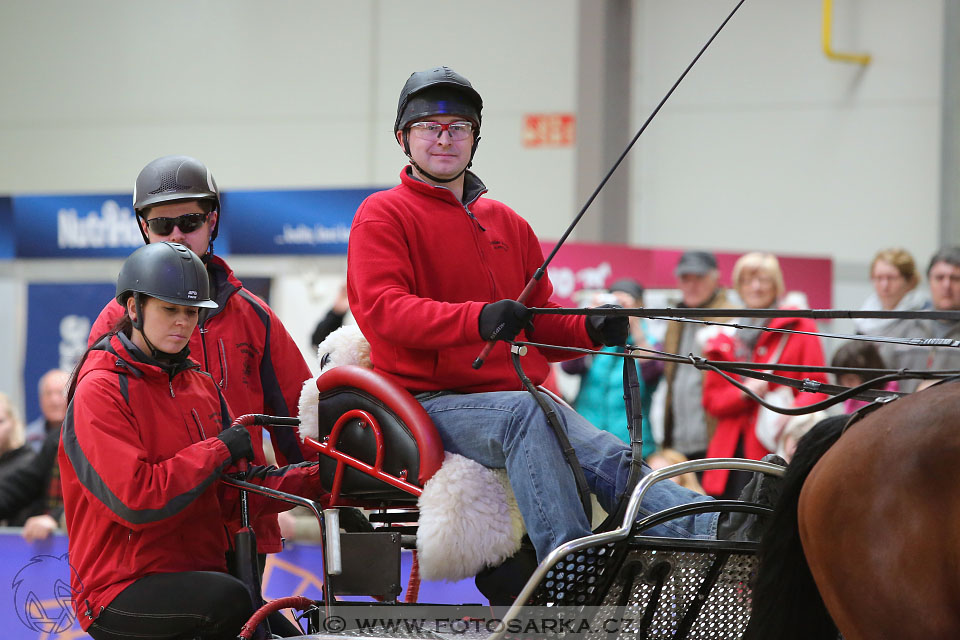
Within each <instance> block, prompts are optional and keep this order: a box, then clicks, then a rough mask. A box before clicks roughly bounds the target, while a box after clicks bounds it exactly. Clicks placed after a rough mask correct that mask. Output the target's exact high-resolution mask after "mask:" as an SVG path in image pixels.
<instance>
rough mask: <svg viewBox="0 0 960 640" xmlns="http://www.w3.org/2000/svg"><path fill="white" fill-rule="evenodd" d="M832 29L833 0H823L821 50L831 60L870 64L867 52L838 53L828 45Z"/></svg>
mask: <svg viewBox="0 0 960 640" xmlns="http://www.w3.org/2000/svg"><path fill="white" fill-rule="evenodd" d="M832 31H833V0H823V52H824V53H825V54H826V55H827V57H828V58H830V59H831V60H837V61H839V62H855V63H857V64H862V65H864V66H866V65H868V64H870V54H869V53H840V52H838V51H834V50H833V47H832V46H831V45H830V40H831V33H832Z"/></svg>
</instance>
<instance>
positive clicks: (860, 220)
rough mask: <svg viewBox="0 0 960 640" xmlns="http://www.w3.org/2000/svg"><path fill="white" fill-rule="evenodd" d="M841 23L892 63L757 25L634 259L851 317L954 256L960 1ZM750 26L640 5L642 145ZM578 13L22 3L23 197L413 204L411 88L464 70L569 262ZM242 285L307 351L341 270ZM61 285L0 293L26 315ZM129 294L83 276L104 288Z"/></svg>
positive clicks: (695, 106) (784, 20)
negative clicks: (151, 184) (813, 283)
mask: <svg viewBox="0 0 960 640" xmlns="http://www.w3.org/2000/svg"><path fill="white" fill-rule="evenodd" d="M583 1H585V2H598V1H601V0H583ZM834 4H835V17H834V44H835V46H836V48H838V49H848V50H854V51H860V50H863V51H868V52H869V53H871V54H872V55H873V56H874V61H873V63H872V64H871V65H870V66H869V67H867V68H860V67H859V66H857V65H849V64H842V63H837V62H831V61H828V60H827V59H826V58H825V57H824V55H823V54H822V52H821V50H820V28H821V23H820V20H821V4H820V3H819V2H798V1H797V0H762V1H760V0H748V2H746V3H745V4H744V6H743V7H742V9H741V10H740V12H739V14H738V15H737V16H736V17H735V18H734V19H733V21H731V23H730V24H729V25H728V28H727V29H726V30H725V32H724V33H722V34H721V35H720V37H719V38H718V39H717V41H716V42H715V43H714V46H713V47H712V48H711V49H710V50H709V51H708V52H707V53H706V55H705V56H704V58H703V59H702V60H701V61H700V63H699V64H698V66H697V67H696V68H695V69H694V70H693V72H692V73H691V74H690V76H689V77H688V78H687V79H686V81H685V82H684V84H683V85H682V86H681V87H680V89H679V90H678V91H677V93H676V94H675V95H674V96H673V98H672V99H671V101H670V102H668V103H667V105H666V106H665V107H664V109H663V111H662V112H661V113H660V115H659V116H657V119H656V120H655V121H654V123H653V124H652V125H651V127H650V129H649V130H648V131H647V132H646V133H645V134H644V137H643V138H641V140H640V142H639V144H638V146H637V148H636V149H635V150H634V152H633V154H632V156H631V160H632V162H631V183H632V186H631V202H632V204H631V208H630V212H629V215H630V216H631V219H632V225H631V228H632V231H631V234H630V237H629V238H625V241H629V242H630V243H633V244H640V245H644V246H671V247H674V246H676V247H680V246H696V247H712V248H715V249H721V250H746V249H755V248H765V249H770V250H774V251H783V252H790V253H794V254H812V255H821V256H831V257H833V258H834V260H835V261H836V263H837V265H838V269H837V274H838V280H837V282H836V283H835V284H836V286H835V291H836V298H835V304H836V305H837V306H858V305H859V303H860V301H861V300H862V298H863V297H864V296H865V294H866V292H867V291H868V284H867V282H866V280H865V269H866V264H867V262H868V261H869V259H870V257H871V256H872V254H873V253H874V252H875V250H876V249H878V248H880V247H885V246H888V245H891V244H900V245H903V246H905V247H906V248H908V249H909V250H911V251H912V252H914V254H915V255H916V256H917V258H918V260H919V261H920V262H921V263H924V262H925V260H926V257H927V256H928V255H930V253H931V252H932V251H933V250H934V249H935V248H936V246H937V245H938V243H939V239H938V238H937V230H938V210H937V206H938V198H939V183H938V180H939V175H940V167H939V157H940V131H939V126H940V125H939V123H940V114H939V109H940V99H941V98H940V94H941V86H940V85H941V76H942V69H943V64H942V60H941V56H942V52H941V47H942V31H943V24H942V20H943V13H944V7H943V0H915V1H912V2H903V1H902V0H871V1H870V2H865V1H864V0H837V1H836V2H835V3H834ZM733 5H734V1H733V0H730V1H729V2H719V1H717V0H670V1H669V2H667V1H664V0H636V3H635V5H634V11H633V14H634V34H633V47H634V66H633V78H634V81H633V86H632V87H624V89H623V91H624V97H625V99H627V97H628V96H631V98H630V99H631V100H632V105H633V107H632V110H633V114H634V120H635V125H634V126H639V124H640V123H641V122H642V121H643V119H645V118H646V116H647V114H648V113H649V111H650V110H651V109H652V108H653V106H654V105H655V104H656V102H657V101H658V100H659V99H660V97H661V96H662V95H663V94H664V92H665V91H666V90H667V89H668V88H669V86H670V84H671V83H672V82H673V80H674V79H675V78H676V76H677V75H678V74H679V73H680V72H681V70H682V69H683V68H684V66H685V65H686V64H687V63H688V62H689V60H690V59H691V58H692V56H693V55H694V53H695V52H696V51H697V50H698V49H699V47H700V46H701V45H702V43H703V42H704V41H705V40H706V38H707V37H708V36H709V35H710V33H712V31H713V29H714V28H715V27H716V25H718V24H719V22H720V21H721V19H722V18H723V17H724V15H725V14H726V12H727V11H729V9H731V8H732V7H733ZM578 11H579V3H578V1H577V0H550V1H545V0H485V1H484V2H473V1H470V2H468V1H465V0H450V1H448V2H444V3H436V2H426V1H424V0H406V1H404V2H388V1H386V0H351V1H350V2H342V1H336V2H334V1H330V0H322V1H321V0H286V1H280V2H269V3H268V2H261V1H259V0H257V1H255V0H206V1H204V2H194V1H187V0H165V1H164V2H162V3H155V2H154V3H149V2H145V1H139V0H137V1H130V0H84V1H83V2H75V1H73V0H43V1H40V2H26V1H7V2H2V3H0V83H2V86H3V99H2V100H0V193H32V192H41V193H56V192H109V191H121V192H122V191H129V190H130V188H131V185H132V182H133V179H134V178H135V176H136V173H137V172H138V170H139V169H140V167H142V166H143V165H144V164H145V163H146V162H148V161H149V160H151V159H153V158H155V157H157V156H160V155H163V154H168V153H187V154H191V155H195V156H197V157H199V158H201V159H203V160H204V161H205V162H206V163H208V165H209V166H211V167H212V168H213V171H214V173H215V175H216V176H217V179H218V181H219V182H220V184H221V186H222V187H224V188H227V189H229V188H258V187H259V188H282V187H307V188H310V187H340V186H358V185H379V184H383V185H389V184H394V183H395V182H396V181H397V174H398V173H399V170H400V167H401V166H402V164H403V157H402V155H401V153H400V151H399V149H398V148H397V145H396V144H395V143H394V142H393V139H392V136H391V126H392V123H393V119H394V116H395V110H396V100H397V94H398V93H399V90H400V87H401V86H402V85H403V82H404V81H405V80H406V78H407V76H408V75H409V73H410V72H411V71H414V70H418V69H422V68H426V67H429V66H433V65H437V64H447V65H450V66H452V67H454V68H455V69H458V70H459V71H461V72H463V73H464V74H466V75H467V76H468V77H470V78H471V80H472V81H473V82H474V84H475V86H476V87H477V88H478V89H479V90H480V91H481V92H482V94H483V96H484V99H485V103H486V107H485V109H484V126H483V141H482V142H481V145H480V151H479V154H478V156H477V162H476V166H475V169H476V171H477V172H478V173H479V174H480V175H481V176H482V177H483V179H484V181H485V182H486V183H487V185H488V186H489V187H490V196H491V197H493V198H497V199H501V200H503V201H505V202H507V203H509V204H510V205H511V206H513V207H514V208H516V209H517V210H518V211H520V212H521V213H522V214H523V215H524V216H525V217H527V218H528V219H529V220H530V221H531V223H532V225H533V226H534V228H535V229H536V230H537V232H538V233H539V234H540V235H541V237H543V238H556V237H559V235H560V234H561V233H562V231H563V230H564V229H565V228H566V226H567V224H568V223H569V220H570V219H571V218H572V216H573V215H574V214H575V213H576V211H577V210H579V208H580V206H581V205H582V203H581V202H578V201H576V198H575V194H574V188H575V180H574V175H573V172H574V170H575V168H574V167H575V153H576V149H575V148H572V147H571V148H563V149H552V150H551V149H528V148H524V147H523V146H522V145H521V123H522V116H523V115H524V114H527V113H537V112H574V111H575V109H576V99H577V87H576V67H577V59H578V55H579V53H580V52H578V50H577V28H578V25H577V19H578V18H577V16H578ZM633 133H634V132H633V131H625V132H624V140H623V142H624V145H625V144H626V142H627V141H628V140H629V139H630V137H631V136H632V135H633ZM578 144H580V145H591V144H597V142H596V141H594V140H589V139H582V138H581V139H579V140H578ZM227 224H228V222H227ZM232 262H234V266H235V267H237V268H238V270H240V271H241V272H246V273H250V274H257V275H260V274H262V275H273V276H277V281H276V282H275V291H276V292H277V295H278V299H277V301H276V302H277V305H276V306H277V311H278V313H279V314H280V315H281V317H282V318H283V319H284V320H285V322H287V323H288V324H289V325H292V326H293V327H294V328H295V330H296V331H298V332H299V331H300V329H302V328H305V327H309V328H311V329H312V325H311V323H312V322H314V321H315V320H316V319H317V317H319V316H318V314H319V313H322V310H323V309H322V307H323V305H324V304H325V302H324V301H323V300H322V299H321V298H322V296H320V297H317V296H314V298H310V295H313V294H309V295H308V293H306V292H307V291H308V290H309V289H310V286H311V285H309V283H306V280H305V278H308V277H309V276H311V274H316V276H317V277H318V278H320V277H325V278H330V279H331V280H330V282H331V283H332V282H333V280H335V279H336V278H337V277H339V276H340V275H342V272H343V269H344V263H343V260H340V259H318V260H317V261H311V260H310V259H297V260H288V261H271V260H257V259H237V260H232ZM287 267H290V268H291V272H283V271H282V269H284V268H287ZM45 269H46V270H50V269H54V267H49V266H44V265H43V264H42V263H41V262H38V261H34V262H28V263H26V264H19V265H18V266H17V267H16V268H10V269H6V268H5V269H2V270H0V274H6V273H8V272H9V273H11V274H12V276H11V277H12V278H13V284H10V283H3V285H4V286H5V287H7V286H12V287H13V290H14V291H16V290H17V284H16V283H21V284H22V283H23V282H24V281H25V280H26V279H29V278H32V277H34V275H35V274H37V273H42V272H44V270H45ZM115 269H116V266H115V263H114V262H113V261H102V262H98V263H96V264H92V265H86V267H85V270H84V271H83V277H84V278H86V279H90V278H89V275H90V274H89V272H90V271H93V272H95V273H96V274H98V275H99V276H101V277H102V279H104V280H110V279H112V278H113V277H114V275H115ZM56 271H57V273H59V274H63V273H64V271H65V270H63V269H56ZM66 271H68V272H69V273H67V275H66V276H65V277H73V275H72V274H73V273H75V272H77V270H74V269H69V270H66ZM77 277H80V276H77ZM7 313H10V312H7ZM12 322H13V320H10V321H9V322H8V321H7V319H6V318H0V327H6V326H9V325H10V324H11V323H12ZM301 325H302V327H301ZM292 332H293V331H292ZM296 335H297V337H298V339H302V340H304V342H305V341H306V336H301V335H299V333H297V334H296ZM17 375H19V372H17ZM0 385H2V386H0V388H8V387H7V384H6V381H5V379H3V378H2V377H0Z"/></svg>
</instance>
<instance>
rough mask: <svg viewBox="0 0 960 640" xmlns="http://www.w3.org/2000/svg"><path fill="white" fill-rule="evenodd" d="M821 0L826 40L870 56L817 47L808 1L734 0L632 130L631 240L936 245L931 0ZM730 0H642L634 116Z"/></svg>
mask: <svg viewBox="0 0 960 640" xmlns="http://www.w3.org/2000/svg"><path fill="white" fill-rule="evenodd" d="M834 4H835V16H834V37H833V41H834V48H835V49H842V50H852V51H854V52H860V51H866V52H869V53H870V54H871V55H872V56H873V61H872V62H871V64H870V65H869V66H867V67H861V66H860V65H856V64H845V63H841V62H834V61H831V60H829V59H827V58H826V56H825V55H824V54H823V53H822V51H821V45H820V34H821V19H822V13H821V3H819V2H796V1H795V0H767V1H765V2H747V3H745V4H744V5H743V7H742V8H741V9H740V11H739V12H738V14H737V15H736V16H735V17H734V18H733V20H732V21H731V22H730V23H729V24H728V25H727V28H726V29H725V30H724V31H723V32H722V33H721V34H720V36H719V37H718V38H717V40H716V41H715V42H714V44H713V46H712V47H711V49H709V50H708V52H707V54H706V55H705V56H704V57H703V59H701V61H700V62H699V63H698V65H697V66H696V67H695V68H694V70H693V71H692V72H691V73H690V75H689V76H688V77H687V79H686V80H685V81H684V84H682V85H681V87H680V88H679V89H678V90H677V92H676V94H675V95H674V96H673V98H671V101H670V102H669V103H668V104H667V106H666V107H664V109H663V111H662V112H661V113H660V115H659V116H658V117H657V120H656V121H655V123H654V124H653V125H652V126H651V128H650V129H649V130H648V133H649V136H648V137H647V139H646V140H643V141H642V143H641V148H640V154H639V161H637V162H635V163H634V182H633V186H634V199H633V211H632V214H633V215H634V216H635V218H634V220H635V222H636V224H635V226H634V227H633V236H632V238H631V239H632V241H633V242H635V243H640V244H645V245H666V246H687V245H693V246H701V247H714V248H717V249H726V250H748V249H769V250H773V251H781V252H792V253H809V254H819V255H829V256H832V257H833V258H834V259H836V260H837V261H838V262H841V263H850V262H852V263H856V264H858V265H863V264H865V263H867V262H869V260H870V259H871V258H872V256H873V254H874V253H875V252H876V251H877V250H878V249H880V248H882V247H887V246H890V245H902V246H905V247H906V248H907V249H909V250H910V251H912V252H914V254H915V255H916V256H917V257H918V258H920V260H921V261H925V259H926V257H927V256H929V255H930V254H931V253H932V252H933V251H934V250H935V249H936V248H937V246H938V242H939V239H938V237H937V234H938V216H939V211H938V203H939V176H940V173H939V171H940V168H939V161H940V90H941V80H942V68H943V65H942V60H941V56H942V31H943V26H942V17H943V3H942V2H940V1H933V0H921V1H918V2H901V1H900V0H871V2H857V1H854V0H842V1H838V2H836V3H834ZM733 5H734V3H733V2H730V3H717V2H702V1H698V0H674V1H673V2H669V3H664V2H658V1H656V0H652V1H645V2H642V3H641V4H640V7H641V10H640V11H639V12H638V13H639V14H640V15H639V16H638V19H637V22H638V24H637V30H636V32H635V40H634V44H635V68H634V71H635V78H636V81H635V85H634V90H635V112H636V114H637V118H638V119H640V118H641V116H642V117H645V116H646V113H648V112H649V111H650V110H651V109H652V108H653V106H654V105H655V104H656V102H657V101H659V99H660V98H661V96H662V95H663V94H664V93H665V92H666V90H667V89H668V88H669V86H670V84H671V83H672V82H673V81H674V79H675V78H676V77H677V76H678V75H679V73H680V72H681V71H682V69H683V68H684V66H685V65H686V64H687V63H688V62H689V60H690V59H692V57H693V55H694V54H695V53H696V51H697V50H698V49H699V47H700V46H701V45H702V43H703V42H705V41H706V39H707V37H708V36H709V35H710V34H711V33H712V31H713V29H714V28H715V27H716V26H717V25H719V23H720V22H721V20H722V18H723V17H724V16H725V15H726V13H727V12H728V11H729V10H730V9H731V8H732V7H733ZM645 137H646V134H645ZM861 277H862V276H861Z"/></svg>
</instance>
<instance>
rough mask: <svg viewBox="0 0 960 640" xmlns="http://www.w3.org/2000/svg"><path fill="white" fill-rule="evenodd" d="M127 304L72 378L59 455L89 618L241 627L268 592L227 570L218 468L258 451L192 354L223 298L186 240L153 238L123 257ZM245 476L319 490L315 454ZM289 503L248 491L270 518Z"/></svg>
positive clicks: (153, 628)
mask: <svg viewBox="0 0 960 640" xmlns="http://www.w3.org/2000/svg"><path fill="white" fill-rule="evenodd" d="M117 301H118V302H119V303H120V304H121V305H122V306H123V309H124V316H123V318H122V321H121V322H120V323H119V324H118V325H117V327H116V329H114V330H113V331H111V332H110V333H108V334H107V335H105V336H104V337H103V338H101V339H100V340H99V341H98V342H97V343H96V344H94V346H93V347H91V348H90V349H88V350H87V352H86V353H85V354H84V355H83V357H82V359H81V360H80V363H79V364H78V365H77V369H76V371H75V373H74V375H73V378H72V380H71V383H70V392H69V395H68V397H69V400H70V403H69V405H68V407H67V415H66V418H65V420H64V423H63V428H62V435H61V439H60V447H59V452H58V459H59V465H60V477H61V481H62V486H63V500H64V508H65V517H66V522H67V533H68V535H69V541H70V546H69V561H70V566H71V568H72V570H73V571H72V575H71V585H70V588H71V592H72V593H71V595H72V598H71V599H72V600H73V602H74V606H75V609H76V613H77V616H78V618H79V621H80V625H81V627H83V629H84V630H85V631H87V633H89V634H90V636H92V637H93V638H94V639H95V640H115V639H119V638H145V637H157V638H159V637H164V638H181V637H182V638H187V637H189V638H204V639H207V640H215V639H223V640H227V639H232V638H235V637H236V636H237V633H238V632H239V631H240V627H241V626H242V624H243V623H244V622H246V620H247V618H248V617H249V616H250V615H252V612H253V611H252V609H253V607H252V605H253V603H254V598H259V594H253V593H251V592H249V591H248V589H247V586H246V585H244V584H243V583H242V582H240V581H239V580H238V579H237V578H235V577H233V576H231V575H230V574H229V573H227V558H226V553H227V550H228V549H229V548H230V542H231V540H230V539H229V537H228V530H229V529H231V528H235V527H233V526H232V525H231V524H230V523H231V519H232V518H233V514H235V512H236V511H237V503H238V496H237V492H236V491H234V490H230V489H228V488H226V487H223V486H222V485H221V483H220V482H219V478H220V475H221V474H222V473H224V472H226V471H229V470H231V468H233V465H234V464H235V463H237V462H238V461H240V460H241V459H246V460H254V458H255V456H254V447H253V442H252V439H251V435H250V433H249V432H248V431H247V429H246V428H244V427H241V426H235V427H231V426H230V424H231V417H230V410H229V407H228V405H227V402H226V400H225V398H224V396H223V394H222V393H221V392H220V390H219V388H218V386H217V384H216V383H215V381H214V380H213V379H212V378H211V377H210V375H209V374H208V373H206V372H204V371H202V370H201V369H200V366H199V365H198V364H197V363H196V362H194V361H193V360H191V359H190V358H189V357H188V356H189V353H190V348H189V346H188V344H189V342H190V336H191V335H192V334H193V331H194V329H195V327H196V324H197V320H198V317H199V315H200V309H207V308H209V309H215V308H217V303H216V302H214V301H213V300H211V299H210V286H209V281H208V279H207V272H206V268H205V266H204V264H203V263H202V262H201V261H200V258H198V257H197V256H196V255H195V254H194V253H192V252H191V251H190V250H189V249H188V248H187V247H186V246H184V245H181V244H176V243H167V242H160V243H153V244H149V245H147V246H144V247H141V248H140V249H138V250H137V251H135V252H134V253H133V254H131V256H130V257H129V258H127V260H126V262H124V266H123V268H122V269H121V272H120V277H119V278H118V281H117ZM251 476H252V478H251ZM248 478H251V481H253V482H258V483H261V484H264V485H266V486H270V487H273V488H276V489H281V490H286V491H290V492H293V493H299V494H301V495H311V494H314V495H315V494H317V493H319V492H321V491H322V488H321V486H320V481H319V474H318V473H317V471H316V463H300V464H298V465H292V466H288V467H284V468H282V469H276V468H273V467H252V468H251V469H250V474H249V475H248ZM287 508H289V505H287V504H285V503H278V502H276V501H271V500H256V501H252V502H251V510H252V511H254V512H272V514H273V515H274V517H276V512H277V511H281V510H284V509H287Z"/></svg>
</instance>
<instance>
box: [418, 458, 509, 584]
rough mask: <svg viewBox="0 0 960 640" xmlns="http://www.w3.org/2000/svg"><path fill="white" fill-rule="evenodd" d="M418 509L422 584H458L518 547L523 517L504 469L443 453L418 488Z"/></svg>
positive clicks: (503, 558) (496, 563) (498, 562)
mask: <svg viewBox="0 0 960 640" xmlns="http://www.w3.org/2000/svg"><path fill="white" fill-rule="evenodd" d="M418 506H419V508H420V524H419V529H418V531H417V551H418V553H419V559H420V575H421V577H422V578H423V579H424V580H447V581H450V582H454V581H457V580H463V579H464V578H469V577H470V576H474V575H476V574H477V573H478V572H479V571H480V570H482V569H484V568H485V567H488V566H496V565H498V564H500V563H501V562H503V561H504V560H506V559H507V558H509V557H510V556H512V555H513V554H514V553H515V552H516V551H517V549H519V548H520V538H521V537H522V536H523V519H522V517H521V516H520V509H519V508H518V507H517V500H516V498H515V497H514V495H513V491H512V490H511V489H510V485H509V482H508V481H507V474H506V471H505V470H503V469H496V470H494V469H488V468H487V467H484V466H483V465H481V464H479V463H477V462H474V461H473V460H470V459H469V458H464V457H463V456H460V455H457V454H454V453H449V452H448V453H446V454H445V455H444V458H443V466H442V467H441V468H440V470H439V471H437V473H436V474H434V476H433V477H432V478H430V480H428V481H427V483H426V485H425V486H424V487H423V494H422V495H421V496H420V500H419V502H418Z"/></svg>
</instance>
